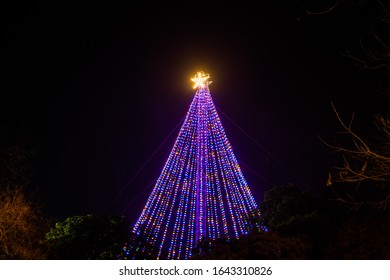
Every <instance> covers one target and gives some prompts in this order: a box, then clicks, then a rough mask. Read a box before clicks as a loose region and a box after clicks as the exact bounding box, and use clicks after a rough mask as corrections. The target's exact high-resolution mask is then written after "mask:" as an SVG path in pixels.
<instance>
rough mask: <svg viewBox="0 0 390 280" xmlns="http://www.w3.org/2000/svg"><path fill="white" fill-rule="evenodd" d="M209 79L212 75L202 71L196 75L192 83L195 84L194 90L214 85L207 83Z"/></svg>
mask: <svg viewBox="0 0 390 280" xmlns="http://www.w3.org/2000/svg"><path fill="white" fill-rule="evenodd" d="M208 79H210V75H209V74H206V73H205V72H203V71H200V72H198V73H196V75H195V77H193V78H192V79H191V81H193V82H194V83H195V85H194V88H198V87H200V88H205V87H206V86H208V85H209V84H211V83H212V81H207V80H208Z"/></svg>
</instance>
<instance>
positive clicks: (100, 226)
mask: <svg viewBox="0 0 390 280" xmlns="http://www.w3.org/2000/svg"><path fill="white" fill-rule="evenodd" d="M128 237H129V227H128V223H127V221H126V219H125V218H124V217H108V216H100V215H93V214H88V215H85V216H72V217H69V218H67V219H66V220H65V221H63V222H58V223H56V224H55V226H54V227H53V228H52V229H50V231H49V232H48V233H47V234H46V242H45V243H46V244H47V246H48V247H49V258H50V259H77V260H81V259H90V260H98V259H103V260H104V259H117V255H118V254H119V253H120V252H121V249H122V247H123V244H124V243H125V242H126V241H127V239H128Z"/></svg>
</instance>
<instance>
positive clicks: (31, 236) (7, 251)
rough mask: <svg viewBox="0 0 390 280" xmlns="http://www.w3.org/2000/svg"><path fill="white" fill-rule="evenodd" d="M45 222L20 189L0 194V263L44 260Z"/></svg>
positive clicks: (0, 192) (34, 205) (8, 190)
mask: <svg viewBox="0 0 390 280" xmlns="http://www.w3.org/2000/svg"><path fill="white" fill-rule="evenodd" d="M45 228H46V223H45V221H44V220H43V219H42V218H41V215H40V211H39V209H38V207H37V206H36V204H34V203H33V202H32V201H31V200H29V199H28V198H27V197H26V195H25V193H24V191H23V189H22V188H20V187H14V188H5V189H4V190H2V191H0V259H24V260H27V259H44V258H45V257H46V250H45V247H44V246H43V245H42V242H41V241H42V240H43V238H44V231H45Z"/></svg>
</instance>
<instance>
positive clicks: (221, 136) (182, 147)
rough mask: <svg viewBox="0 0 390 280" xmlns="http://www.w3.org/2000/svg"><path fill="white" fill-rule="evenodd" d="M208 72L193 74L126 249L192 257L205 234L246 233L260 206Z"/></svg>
mask: <svg viewBox="0 0 390 280" xmlns="http://www.w3.org/2000/svg"><path fill="white" fill-rule="evenodd" d="M209 78H210V76H209V75H208V74H206V73H204V72H198V73H197V74H196V75H195V77H194V78H192V81H193V82H194V83H195V85H194V88H197V91H196V93H195V96H194V98H193V100H192V103H191V105H190V108H189V110H188V112H187V115H186V118H185V120H184V123H183V125H182V127H181V129H180V132H179V135H178V137H177V139H176V141H175V144H174V146H173V148H172V151H171V153H170V155H169V156H168V159H167V161H166V163H165V165H164V167H163V170H162V172H161V175H160V176H159V178H158V179H157V182H156V185H155V187H154V189H153V191H152V192H151V194H150V196H149V198H148V200H147V202H146V204H145V207H144V208H143V211H142V213H141V215H140V217H139V219H138V220H137V222H136V223H135V225H134V228H133V234H134V237H133V238H132V240H130V242H129V246H128V247H126V249H125V250H126V254H128V255H131V254H133V255H134V256H135V255H136V254H137V253H140V252H142V253H143V254H144V258H145V256H149V257H150V258H157V259H188V258H190V257H191V255H192V251H193V249H194V248H195V247H196V246H197V245H198V244H199V242H201V241H203V240H205V239H206V238H207V239H208V240H216V239H218V238H227V239H229V238H237V237H239V236H241V235H244V234H247V233H248V229H249V226H250V225H249V223H250V221H249V218H248V217H249V215H250V214H251V213H253V212H254V211H256V210H257V209H258V207H257V204H256V202H255V200H254V198H253V195H252V193H251V191H250V189H249V187H248V184H247V182H246V180H245V178H244V176H243V174H242V171H241V169H240V166H239V165H238V162H237V159H236V157H235V155H234V153H233V149H232V147H231V145H230V143H229V141H228V139H227V137H226V134H225V131H224V129H223V126H222V123H221V121H220V119H219V116H218V114H217V111H216V108H215V106H214V103H213V100H212V97H211V94H210V90H209V87H208V85H209V84H210V83H211V81H209ZM138 238H142V242H140V241H139V240H138Z"/></svg>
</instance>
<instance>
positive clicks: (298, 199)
mask: <svg viewBox="0 0 390 280" xmlns="http://www.w3.org/2000/svg"><path fill="white" fill-rule="evenodd" d="M313 204H314V200H313V198H312V196H311V195H310V194H309V193H307V192H303V191H301V190H300V189H299V188H298V187H297V186H294V185H288V186H283V187H273V188H271V189H270V190H268V191H267V192H266V193H265V195H264V200H263V202H262V203H261V204H260V211H261V213H262V214H263V219H264V223H265V224H266V225H267V226H268V227H269V228H270V229H273V230H276V229H277V228H279V227H281V226H284V225H290V224H293V223H297V222H300V221H302V220H303V219H308V218H310V217H312V216H314V215H315V212H314V211H315V210H314V207H313V206H314V205H313Z"/></svg>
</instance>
